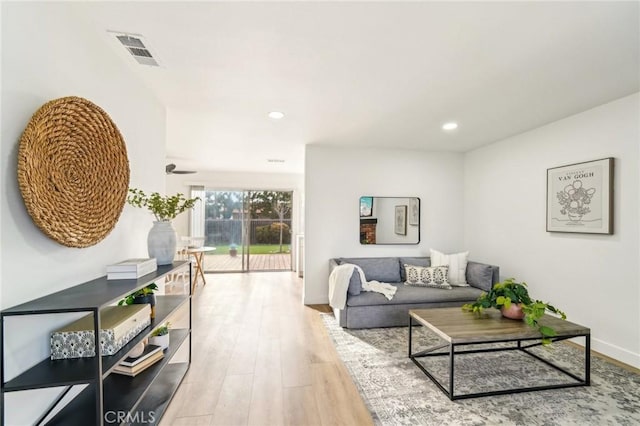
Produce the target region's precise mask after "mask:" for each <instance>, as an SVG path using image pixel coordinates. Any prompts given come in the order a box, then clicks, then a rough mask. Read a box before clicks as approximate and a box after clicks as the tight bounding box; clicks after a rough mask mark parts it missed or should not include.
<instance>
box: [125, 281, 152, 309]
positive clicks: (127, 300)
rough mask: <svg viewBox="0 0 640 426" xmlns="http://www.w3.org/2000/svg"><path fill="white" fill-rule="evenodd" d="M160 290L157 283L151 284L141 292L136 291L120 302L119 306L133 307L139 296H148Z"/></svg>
mask: <svg viewBox="0 0 640 426" xmlns="http://www.w3.org/2000/svg"><path fill="white" fill-rule="evenodd" d="M157 289H158V286H157V285H156V283H151V284H149V285H148V286H146V287H143V288H141V289H140V290H137V291H134V292H133V293H131V294H130V295H128V296H127V297H125V298H124V299H122V300H120V301H119V302H118V306H122V305H133V303H134V299H135V298H136V297H139V296H147V295H149V294H153V292H154V291H156V290H157Z"/></svg>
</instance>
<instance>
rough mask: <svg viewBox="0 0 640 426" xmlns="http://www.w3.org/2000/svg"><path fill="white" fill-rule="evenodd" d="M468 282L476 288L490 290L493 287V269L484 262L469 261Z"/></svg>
mask: <svg viewBox="0 0 640 426" xmlns="http://www.w3.org/2000/svg"><path fill="white" fill-rule="evenodd" d="M467 282H468V283H469V284H471V285H472V286H474V287H476V288H479V289H481V290H484V291H489V290H491V287H493V269H492V268H491V266H490V265H485V264H483V263H476V262H468V263H467Z"/></svg>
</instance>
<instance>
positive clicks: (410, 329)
mask: <svg viewBox="0 0 640 426" xmlns="http://www.w3.org/2000/svg"><path fill="white" fill-rule="evenodd" d="M412 323H413V321H412V320H411V315H409V358H411V332H412V327H411V325H412Z"/></svg>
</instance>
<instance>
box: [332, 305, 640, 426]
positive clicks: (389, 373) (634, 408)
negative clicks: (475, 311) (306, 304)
mask: <svg viewBox="0 0 640 426" xmlns="http://www.w3.org/2000/svg"><path fill="white" fill-rule="evenodd" d="M322 316H323V321H324V324H325V326H326V328H327V330H328V332H329V335H330V336H331V339H332V340H333V342H334V344H335V346H336V350H337V352H338V355H339V356H340V358H341V359H342V361H343V362H344V364H345V365H346V367H347V369H348V370H349V372H350V374H351V377H352V378H353V381H354V382H355V384H356V386H357V387H358V390H359V391H360V395H362V398H363V399H364V401H365V404H366V405H367V407H368V408H369V411H370V412H371V415H372V417H373V419H374V422H375V423H376V424H378V425H456V426H457V425H563V426H564V425H629V426H631V425H640V375H638V374H634V373H633V372H630V371H628V370H625V369H623V368H620V367H617V366H615V365H613V364H611V363H608V362H606V361H604V360H602V359H600V358H596V357H591V386H588V387H576V388H565V389H555V390H545V391H536V392H525V393H519V394H511V395H499V396H489V397H482V398H471V399H463V400H457V401H451V400H449V398H448V397H447V396H445V395H444V394H443V393H442V391H440V389H438V388H437V387H436V385H435V384H434V383H433V382H431V380H429V378H428V377H427V376H425V375H424V373H422V371H420V369H419V368H418V367H417V366H416V365H415V364H414V363H413V362H412V361H411V360H410V359H409V358H408V357H407V346H408V337H407V328H406V327H397V328H376V329H367V330H348V329H343V328H341V327H339V326H338V325H337V323H336V320H335V318H334V317H333V316H332V315H330V314H322ZM413 342H414V347H413V351H414V352H417V351H418V350H422V349H426V348H427V347H431V346H433V345H435V344H438V343H442V342H443V341H442V340H440V339H439V338H438V337H437V336H435V335H433V334H432V333H429V332H428V330H426V329H425V328H424V327H416V328H414V335H413ZM535 352H536V353H537V354H538V355H540V356H542V357H544V358H545V359H548V360H552V361H553V362H554V363H555V364H557V365H560V366H562V367H563V368H566V369H568V370H569V371H571V372H573V373H574V374H576V375H577V376H579V377H582V376H583V371H584V364H583V363H584V352H583V351H582V350H581V349H580V348H577V347H574V346H572V345H569V344H566V343H555V344H553V345H551V346H550V347H544V348H536V349H535ZM420 360H421V362H422V363H423V365H425V367H427V370H429V371H430V372H431V373H432V374H433V375H434V376H435V377H436V378H438V380H439V381H440V383H448V382H447V377H448V357H446V356H443V357H431V358H421V359H420ZM455 368H456V376H455V377H456V387H455V390H456V393H460V392H463V393H467V392H477V391H487V390H498V389H505V388H513V387H517V386H522V385H526V386H535V385H541V384H549V383H566V382H570V381H571V379H570V378H569V377H567V376H565V375H563V374H561V373H559V372H557V370H555V369H553V368H551V367H548V366H547V365H546V364H544V363H541V362H539V361H536V360H534V359H533V358H532V357H530V356H528V355H526V354H522V353H519V352H518V351H510V352H492V353H481V354H467V355H460V356H458V357H456V365H455Z"/></svg>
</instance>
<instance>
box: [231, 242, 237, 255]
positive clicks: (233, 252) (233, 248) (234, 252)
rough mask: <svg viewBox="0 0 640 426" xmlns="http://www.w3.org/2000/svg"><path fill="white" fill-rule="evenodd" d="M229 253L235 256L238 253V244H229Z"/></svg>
mask: <svg viewBox="0 0 640 426" xmlns="http://www.w3.org/2000/svg"><path fill="white" fill-rule="evenodd" d="M229 255H230V256H231V257H236V256H237V255H238V246H237V245H235V244H233V243H231V245H229Z"/></svg>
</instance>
